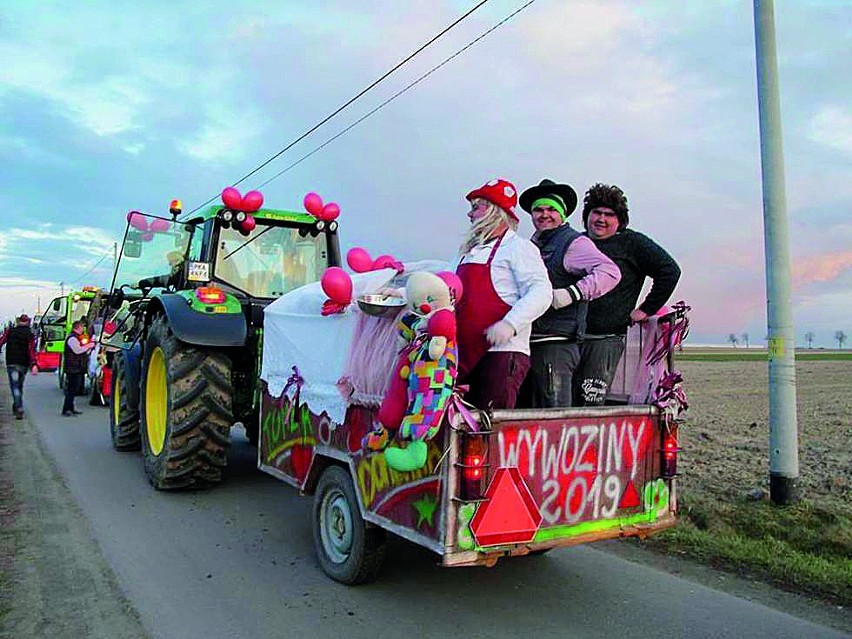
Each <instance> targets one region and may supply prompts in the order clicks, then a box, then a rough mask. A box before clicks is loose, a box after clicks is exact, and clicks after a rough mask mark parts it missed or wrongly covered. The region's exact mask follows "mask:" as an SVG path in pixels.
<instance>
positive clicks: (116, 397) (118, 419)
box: [109, 351, 142, 451]
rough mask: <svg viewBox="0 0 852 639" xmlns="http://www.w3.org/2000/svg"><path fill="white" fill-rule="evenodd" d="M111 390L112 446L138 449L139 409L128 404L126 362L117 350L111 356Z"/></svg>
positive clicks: (118, 448)
mask: <svg viewBox="0 0 852 639" xmlns="http://www.w3.org/2000/svg"><path fill="white" fill-rule="evenodd" d="M112 361H113V375H112V392H111V394H110V404H109V434H110V439H112V447H113V448H115V449H116V450H119V451H126V450H139V449H140V448H141V446H142V440H141V439H140V435H139V409H138V408H132V407H131V406H130V389H129V388H127V362H126V360H125V356H124V353H123V352H121V351H119V352H118V353H116V354H115V356H114V357H113V360H112Z"/></svg>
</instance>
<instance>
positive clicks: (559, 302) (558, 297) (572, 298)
mask: <svg viewBox="0 0 852 639" xmlns="http://www.w3.org/2000/svg"><path fill="white" fill-rule="evenodd" d="M581 299H582V295H581V294H580V289H578V288H577V287H576V286H574V285H573V284H572V285H571V286H569V287H568V288H555V289H553V301H552V302H551V304H550V305H551V306H552V307H553V308H555V309H560V308H565V307H566V306H569V305H571V304H573V303H574V302H579V301H580V300H581Z"/></svg>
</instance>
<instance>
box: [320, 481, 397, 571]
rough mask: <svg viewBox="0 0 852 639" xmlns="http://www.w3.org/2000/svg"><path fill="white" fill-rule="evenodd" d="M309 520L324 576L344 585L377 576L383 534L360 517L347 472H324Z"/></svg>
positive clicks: (356, 498) (383, 547) (382, 546)
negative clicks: (310, 520) (310, 519)
mask: <svg viewBox="0 0 852 639" xmlns="http://www.w3.org/2000/svg"><path fill="white" fill-rule="evenodd" d="M312 520H313V533H314V549H315V550H316V553H317V558H318V559H319V563H320V567H321V568H322V569H323V572H325V574H327V575H328V576H329V577H331V578H332V579H334V580H335V581H339V582H341V583H344V584H347V585H355V584H363V583H367V582H369V581H372V580H373V579H375V578H376V577H377V576H378V574H379V571H380V570H381V568H382V563H384V559H385V547H386V543H387V535H386V533H385V531H384V530H383V529H381V528H377V527H375V526H372V525H369V524H367V523H366V522H365V521H364V518H363V517H361V509H360V507H359V506H358V497H357V496H356V494H355V487H354V486H353V485H352V478H351V476H350V473H349V471H348V470H347V469H345V468H343V467H341V466H329V467H328V468H326V469H325V471H324V472H323V474H322V476H321V477H320V480H319V483H318V484H317V491H316V494H315V495H314V507H313V517H312Z"/></svg>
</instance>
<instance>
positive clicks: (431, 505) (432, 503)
mask: <svg viewBox="0 0 852 639" xmlns="http://www.w3.org/2000/svg"><path fill="white" fill-rule="evenodd" d="M411 505H412V506H413V507H414V510H416V511H417V524H416V525H417V527H418V528H420V524H422V523H423V522H424V521H425V522H427V523H428V524H429V527H430V528H431V527H433V526H434V524H433V523H432V518H433V517H434V516H435V508H437V507H438V501H437V500H436V499H435V498H434V497H432V495H428V494H427V495H423V497H421V498H420V499H418V500H417V501H415V502H413V503H412V504H411Z"/></svg>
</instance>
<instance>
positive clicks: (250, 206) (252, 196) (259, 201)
mask: <svg viewBox="0 0 852 639" xmlns="http://www.w3.org/2000/svg"><path fill="white" fill-rule="evenodd" d="M261 206H263V194H262V193H261V192H260V191H249V192H248V193H246V194H245V195H244V196H243V200H242V208H241V209H240V210H241V211H245V212H246V213H254V212H255V211H257V210H258V209H259V208H260V207H261Z"/></svg>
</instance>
